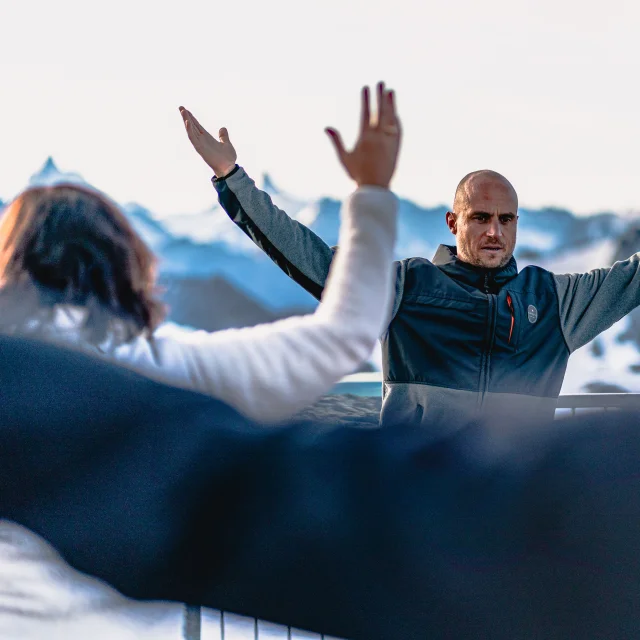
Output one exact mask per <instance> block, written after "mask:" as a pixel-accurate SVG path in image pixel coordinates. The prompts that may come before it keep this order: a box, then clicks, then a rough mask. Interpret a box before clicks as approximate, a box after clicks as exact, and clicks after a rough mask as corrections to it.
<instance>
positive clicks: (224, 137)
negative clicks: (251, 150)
mask: <svg viewBox="0 0 640 640" xmlns="http://www.w3.org/2000/svg"><path fill="white" fill-rule="evenodd" d="M218 138H220V142H225V143H229V144H230V143H231V140H229V132H228V131H227V128H226V127H222V129H220V131H218Z"/></svg>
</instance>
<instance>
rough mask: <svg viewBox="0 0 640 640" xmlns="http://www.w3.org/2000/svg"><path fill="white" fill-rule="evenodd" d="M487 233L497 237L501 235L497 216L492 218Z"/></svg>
mask: <svg viewBox="0 0 640 640" xmlns="http://www.w3.org/2000/svg"><path fill="white" fill-rule="evenodd" d="M487 235H488V236H490V237H492V238H494V237H495V238H499V237H500V236H501V235H502V225H501V224H500V220H499V219H498V218H492V219H491V222H490V223H489V228H488V229H487Z"/></svg>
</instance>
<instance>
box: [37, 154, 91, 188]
mask: <svg viewBox="0 0 640 640" xmlns="http://www.w3.org/2000/svg"><path fill="white" fill-rule="evenodd" d="M60 182H73V183H75V184H85V185H86V183H85V181H84V180H83V179H82V176H80V175H79V174H77V173H64V172H62V171H60V169H58V166H57V165H56V163H55V162H54V160H53V158H52V157H51V156H49V157H48V158H47V159H46V160H45V162H44V164H43V165H42V168H41V169H40V171H37V172H36V173H34V174H33V175H32V176H31V178H29V186H30V187H40V186H51V185H53V184H58V183H60Z"/></svg>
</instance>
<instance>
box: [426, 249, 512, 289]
mask: <svg viewBox="0 0 640 640" xmlns="http://www.w3.org/2000/svg"><path fill="white" fill-rule="evenodd" d="M432 262H433V264H434V265H436V267H438V268H439V269H440V270H441V271H443V272H444V273H446V274H447V275H448V276H449V277H450V278H453V279H454V280H457V281H459V282H462V283H464V284H466V285H468V286H471V287H474V288H475V289H479V290H480V291H482V292H483V293H498V291H500V289H502V287H503V286H504V285H505V284H506V283H507V282H509V280H513V278H515V277H516V276H517V275H518V265H517V264H516V260H515V258H514V257H513V256H511V260H509V262H507V264H506V265H505V266H504V267H502V268H500V269H485V268H483V267H476V266H475V265H472V264H469V263H468V262H463V261H462V260H459V259H458V256H457V250H456V247H452V246H449V245H446V244H441V245H440V246H439V247H438V250H437V251H436V255H435V256H434V257H433V260H432Z"/></svg>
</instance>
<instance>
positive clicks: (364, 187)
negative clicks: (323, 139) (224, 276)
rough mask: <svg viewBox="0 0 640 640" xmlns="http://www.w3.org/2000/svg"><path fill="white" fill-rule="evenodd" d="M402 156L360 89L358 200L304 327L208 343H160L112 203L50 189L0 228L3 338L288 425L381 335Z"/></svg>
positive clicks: (345, 213)
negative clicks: (70, 351)
mask: <svg viewBox="0 0 640 640" xmlns="http://www.w3.org/2000/svg"><path fill="white" fill-rule="evenodd" d="M187 130H188V132H189V136H190V137H192V138H193V139H194V140H196V139H197V137H198V136H199V135H200V134H199V133H198V131H196V130H194V129H192V128H191V127H190V125H189V123H187ZM399 144H400V123H399V121H398V118H397V116H396V110H395V104H394V99H393V93H392V92H391V91H387V90H384V89H382V90H381V91H379V92H378V104H377V113H373V114H371V113H370V108H369V90H368V89H366V88H365V89H364V90H363V94H362V119H361V125H360V134H359V138H358V141H357V143H356V146H355V148H354V150H353V151H352V152H346V151H344V153H342V154H341V156H340V160H341V162H342V164H343V166H344V168H345V170H346V171H347V173H348V174H349V176H350V177H351V178H352V179H353V180H354V181H355V182H356V184H357V186H358V189H357V190H356V191H355V192H354V193H353V194H352V195H351V197H350V198H349V199H348V200H347V201H346V202H345V204H344V206H343V209H342V226H341V229H340V237H341V242H342V251H341V252H340V257H339V258H337V259H336V261H335V264H334V266H333V267H332V269H331V275H330V276H329V283H328V285H327V289H326V293H325V295H324V296H323V300H322V303H321V304H320V306H319V307H318V309H317V311H316V312H315V313H313V314H311V315H308V316H303V317H294V318H288V319H286V320H282V321H280V322H274V323H272V324H266V325H260V326H257V327H252V328H247V329H230V330H227V331H219V332H216V333H207V332H205V331H197V332H181V333H176V332H175V331H171V332H170V333H166V332H163V331H162V330H158V331H156V329H157V327H158V325H159V324H160V322H161V321H162V319H163V317H164V309H163V307H162V305H161V303H160V301H159V300H158V298H157V297H156V293H155V268H154V267H155V257H154V256H153V255H152V254H151V252H150V250H149V249H148V248H147V247H146V246H145V244H144V242H143V241H142V239H141V238H140V237H139V236H138V235H137V234H136V233H135V231H134V230H133V229H132V228H131V226H130V224H129V223H128V222H127V220H126V218H125V217H124V215H123V214H122V212H121V211H120V210H119V209H118V207H117V206H116V205H115V204H114V203H112V202H110V201H109V200H108V199H106V198H105V197H104V196H102V195H100V194H98V193H96V192H93V191H91V190H88V189H83V188H79V187H77V186H71V185H58V186H53V187H36V188H32V189H28V190H27V191H25V192H24V193H23V194H22V195H20V196H19V197H18V198H17V199H16V200H15V201H14V202H13V203H12V204H11V205H10V206H9V208H8V210H7V211H6V212H5V213H4V215H3V217H2V222H1V223H0V286H1V287H2V289H1V291H0V331H4V332H5V333H12V334H17V335H27V336H34V337H39V338H44V339H47V340H54V341H59V342H63V343H65V344H69V345H73V346H76V347H81V348H83V349H87V350H89V351H90V352H92V353H94V354H101V355H103V356H105V357H107V358H111V359H113V360H115V361H117V362H119V363H121V364H124V365H127V366H130V367H131V368H134V369H136V370H138V371H140V372H143V373H145V374H146V375H150V376H152V377H154V378H156V379H159V380H162V381H164V382H167V383H169V384H175V385H177V386H182V387H186V388H190V389H193V390H196V391H200V392H202V393H206V394H209V395H212V396H215V397H217V398H220V399H222V400H224V401H225V402H227V403H228V404H230V405H231V406H233V407H235V408H236V409H237V410H238V411H240V412H241V413H243V414H244V415H246V416H249V417H251V418H253V419H255V420H259V421H261V422H273V421H277V420H280V419H284V418H287V417H290V416H292V415H293V414H295V413H296V412H297V411H299V410H300V409H302V408H304V407H306V406H308V405H310V404H312V403H313V402H314V401H315V400H317V399H318V398H319V397H320V396H321V395H323V394H324V393H326V392H327V391H329V390H330V389H331V388H332V387H333V385H334V384H335V383H336V382H337V381H338V380H340V378H342V377H343V376H345V375H347V374H349V373H353V371H355V370H356V369H357V368H358V367H359V366H360V365H361V364H362V363H363V362H364V361H365V360H366V358H367V357H368V356H369V355H370V354H371V351H372V350H373V347H374V345H375V343H376V340H377V339H378V337H379V335H380V332H381V331H382V326H383V322H384V317H385V315H386V314H387V311H388V308H389V305H390V295H391V262H392V259H393V247H394V242H395V235H396V210H397V200H396V198H395V196H394V195H393V194H392V193H391V192H390V191H389V183H390V180H391V178H392V176H393V173H394V171H395V167H396V161H397V157H398V151H399ZM215 302H216V301H215V300H212V301H211V307H212V313H215Z"/></svg>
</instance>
